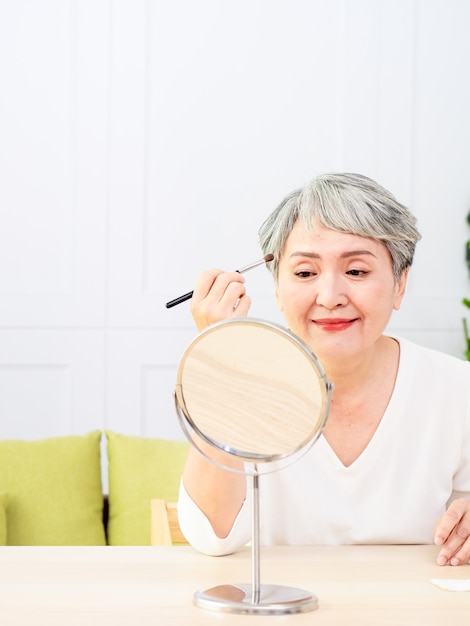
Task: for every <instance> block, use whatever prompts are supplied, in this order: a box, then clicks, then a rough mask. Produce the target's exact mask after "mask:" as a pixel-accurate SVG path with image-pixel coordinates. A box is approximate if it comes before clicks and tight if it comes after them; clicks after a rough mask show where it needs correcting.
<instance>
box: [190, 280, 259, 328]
mask: <svg viewBox="0 0 470 626" xmlns="http://www.w3.org/2000/svg"><path fill="white" fill-rule="evenodd" d="M250 305H251V298H250V297H249V296H247V295H246V288H245V279H244V278H243V276H242V275H241V274H240V273H239V272H224V271H222V270H218V269H212V270H207V271H206V272H203V273H202V274H200V275H199V277H198V278H197V280H196V285H195V287H194V293H193V297H192V299H191V314H192V316H193V318H194V321H195V322H196V326H197V329H198V331H202V330H203V329H204V328H206V327H207V326H210V325H211V324H214V323H215V322H219V321H220V320H225V319H228V318H231V317H246V316H247V314H248V310H249V308H250Z"/></svg>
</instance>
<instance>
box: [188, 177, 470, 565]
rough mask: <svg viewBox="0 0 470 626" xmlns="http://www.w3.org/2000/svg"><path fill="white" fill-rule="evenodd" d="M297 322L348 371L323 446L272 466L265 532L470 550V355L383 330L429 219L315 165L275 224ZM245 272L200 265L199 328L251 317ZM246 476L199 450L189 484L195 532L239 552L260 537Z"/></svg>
mask: <svg viewBox="0 0 470 626" xmlns="http://www.w3.org/2000/svg"><path fill="white" fill-rule="evenodd" d="M259 235H260V243H261V247H262V250H263V252H264V253H265V254H268V253H272V254H273V255H274V260H273V261H272V262H271V263H270V269H271V271H272V273H273V276H274V283H275V292H276V298H277V302H278V305H279V308H280V310H281V311H282V312H283V314H284V316H285V318H286V321H287V325H288V327H289V328H290V330H291V331H293V332H294V333H295V334H296V335H298V336H299V337H300V338H301V339H302V340H303V341H304V342H305V343H306V344H307V345H308V346H309V347H310V349H311V350H312V351H313V352H314V353H315V355H316V356H317V358H318V359H319V361H320V362H321V364H322V366H323V368H324V370H325V372H326V374H327V377H328V379H329V380H330V381H331V382H332V383H333V385H334V389H333V394H332V401H331V408H330V413H329V417H328V420H327V423H326V425H325V428H324V430H323V432H322V434H321V436H320V437H319V439H318V440H317V442H316V443H315V445H314V446H313V447H312V448H311V449H310V450H309V451H308V452H307V453H306V454H305V455H304V456H303V457H302V458H301V459H300V460H298V461H297V462H296V463H295V464H293V465H291V466H289V467H287V468H285V469H284V470H282V471H280V472H275V473H272V474H267V475H265V476H263V488H262V490H261V493H260V497H261V503H260V517H261V543H262V544H265V545H267V544H291V545H293V544H297V545H307V544H310V545H315V544H316V545H319V544H355V543H356V544H364V543H386V544H394V543H396V544H404V543H412V544H416V543H432V542H434V543H436V544H437V545H440V546H441V549H440V551H439V554H438V557H437V561H438V563H439V564H441V565H445V564H451V565H460V564H462V563H468V562H469V559H470V537H469V535H470V363H467V362H464V361H462V360H459V359H457V358H455V357H451V356H449V355H446V354H443V353H439V352H436V351H433V350H429V349H425V348H422V347H420V346H417V345H415V344H413V343H411V342H410V341H407V340H404V339H400V338H397V337H391V336H387V335H385V334H384V330H385V328H386V326H387V324H388V321H389V318H390V316H391V314H392V311H393V310H394V309H395V310H397V309H399V307H400V304H401V302H402V299H403V296H404V293H405V287H406V282H407V278H408V271H409V268H410V266H411V264H412V260H413V254H414V250H415V245H416V243H417V241H418V240H419V238H420V235H419V232H418V230H417V228H416V220H415V218H414V217H413V215H412V214H411V213H410V212H409V211H408V209H407V208H406V207H404V206H403V205H402V204H400V203H399V202H398V201H397V200H396V199H395V198H394V197H393V196H392V195H391V194H390V193H389V192H388V191H387V190H386V189H384V188H383V187H381V186H380V185H378V184H377V183H375V182H374V181H372V180H370V179H369V178H366V177H365V176H361V175H358V174H330V175H323V176H319V177H317V178H315V179H314V180H313V181H311V182H310V183H309V184H307V185H306V186H305V187H303V188H301V189H298V190H296V191H294V192H293V193H291V194H290V195H289V196H287V198H285V199H284V201H283V202H282V203H281V204H280V205H279V207H278V208H277V209H276V210H275V211H274V212H273V213H272V214H271V215H270V216H269V217H268V219H267V220H266V221H265V222H264V224H263V225H262V226H261V228H260V231H259ZM250 304H251V300H250V298H249V296H248V295H247V294H246V290H245V280H244V277H243V276H242V275H241V274H239V273H237V272H223V271H221V270H215V269H214V270H209V271H206V272H204V273H203V274H201V275H200V277H199V278H198V280H197V282H196V285H195V290H194V295H193V298H192V304H191V311H192V315H193V317H194V320H195V322H196V325H197V328H198V329H199V330H202V329H204V328H205V327H206V326H208V325H210V324H212V323H214V322H217V321H219V320H222V319H227V318H231V317H245V316H247V315H248V312H249V308H250ZM246 489H247V486H246V479H245V478H244V476H242V475H240V474H237V473H234V472H228V471H225V470H223V469H220V468H218V467H217V466H216V465H213V464H212V463H210V462H209V461H208V460H206V459H205V458H204V457H203V456H202V455H201V454H199V453H198V452H197V451H195V450H191V452H190V455H189V457H188V460H187V463H186V467H185V471H184V474H183V479H182V483H181V489H180V497H179V516H180V524H181V527H182V529H183V532H184V533H185V535H186V537H187V539H188V541H189V542H190V543H191V544H192V545H193V546H194V547H195V548H196V549H199V550H200V551H203V552H206V553H208V554H227V553H230V552H233V551H235V550H237V549H238V548H240V547H241V546H243V545H244V544H245V543H246V542H247V541H248V540H249V539H250V536H251V534H250V533H251V526H250V524H251V516H250V515H251V514H250V511H249V508H250V498H247V497H246Z"/></svg>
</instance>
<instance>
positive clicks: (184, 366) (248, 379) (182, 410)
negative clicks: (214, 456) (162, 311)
mask: <svg viewBox="0 0 470 626" xmlns="http://www.w3.org/2000/svg"><path fill="white" fill-rule="evenodd" d="M175 395H176V404H177V408H178V412H179V414H180V420H182V426H183V430H185V432H186V434H187V435H188V432H190V433H191V434H190V435H188V436H189V437H190V438H191V439H193V441H194V439H195V436H196V438H197V437H198V438H199V439H201V440H202V441H205V442H207V443H208V444H210V446H211V447H213V448H216V449H217V450H219V451H223V452H225V453H227V454H228V455H229V456H231V457H238V458H239V459H241V460H243V461H247V462H252V463H256V464H259V463H264V462H268V461H277V460H281V459H285V458H286V457H290V456H292V455H295V454H297V453H299V452H300V451H303V450H304V449H305V448H306V447H309V445H311V444H312V443H313V442H314V441H315V440H316V438H317V437H318V435H319V434H320V432H321V429H322V427H323V425H324V423H325V421H326V418H327V415H328V409H329V401H330V385H329V383H328V382H327V380H326V376H325V373H324V372H323V369H322V367H321V365H320V364H319V362H318V361H317V359H316V357H315V356H314V354H313V353H312V352H311V351H310V349H309V348H308V347H307V346H306V345H305V344H304V343H303V342H302V341H301V340H300V339H299V338H298V337H297V336H295V335H294V334H293V333H291V332H290V331H288V330H286V329H285V328H282V327H281V326H278V325H276V324H273V323H270V322H264V321H261V320H256V319H251V318H238V319H231V320H225V321H222V322H218V323H217V324H214V325H213V326H210V327H209V328H207V329H206V330H204V331H203V332H202V333H200V335H198V336H197V337H196V338H195V339H194V340H193V341H192V342H191V343H190V344H189V346H188V347H187V349H186V351H185V353H184V354H183V357H182V359H181V361H180V365H179V369H178V374H177V384H176V391H175ZM219 463H220V461H219ZM258 469H259V466H258ZM273 470H274V467H273ZM266 471H267V470H266Z"/></svg>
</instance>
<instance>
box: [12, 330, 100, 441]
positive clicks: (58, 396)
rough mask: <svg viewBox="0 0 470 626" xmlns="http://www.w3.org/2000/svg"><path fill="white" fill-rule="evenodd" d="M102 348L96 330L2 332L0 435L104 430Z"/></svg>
mask: <svg viewBox="0 0 470 626" xmlns="http://www.w3.org/2000/svg"><path fill="white" fill-rule="evenodd" d="M104 347H105V346H104V341H103V336H102V334H101V333H99V332H96V331H74V332H68V331H55V330H54V331H46V330H44V331H40V330H38V331H26V330H24V331H0V437H1V438H3V439H7V438H27V439H37V438H41V437H51V436H57V435H61V434H69V433H74V434H83V433H85V432H88V431H90V430H95V429H97V428H98V429H99V428H102V426H103V421H104V393H105V385H104V383H105V377H104V368H103V364H104V361H105V359H104V357H105V351H104Z"/></svg>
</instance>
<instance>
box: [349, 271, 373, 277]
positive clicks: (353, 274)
mask: <svg viewBox="0 0 470 626" xmlns="http://www.w3.org/2000/svg"><path fill="white" fill-rule="evenodd" d="M367 273H368V272H366V271H365V270H348V271H347V272H346V274H349V275H350V276H365V275H366V274H367Z"/></svg>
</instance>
